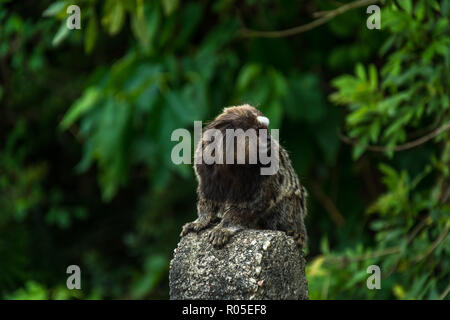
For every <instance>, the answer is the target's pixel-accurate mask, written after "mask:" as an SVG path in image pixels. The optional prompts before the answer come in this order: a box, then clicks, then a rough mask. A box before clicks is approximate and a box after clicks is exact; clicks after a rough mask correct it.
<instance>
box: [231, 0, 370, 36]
mask: <svg viewBox="0 0 450 320" xmlns="http://www.w3.org/2000/svg"><path fill="white" fill-rule="evenodd" d="M377 2H379V0H358V1H354V2H350V3H347V4H344V5H342V6H340V7H338V8H336V9H334V10H330V11H321V12H320V13H319V15H321V16H322V17H321V18H319V19H317V20H314V21H312V22H310V23H307V24H305V25H301V26H297V27H294V28H290V29H285V30H277V31H260V30H252V29H248V28H246V27H243V28H242V29H241V31H240V33H241V35H242V36H244V37H259V38H281V37H290V36H293V35H296V34H299V33H303V32H306V31H309V30H311V29H314V28H316V27H319V26H321V25H323V24H324V23H326V22H328V21H330V20H331V19H333V18H334V17H336V16H338V15H341V14H343V13H345V12H347V11H349V10H352V9H356V8H360V7H364V6H367V5H370V4H374V3H377Z"/></svg>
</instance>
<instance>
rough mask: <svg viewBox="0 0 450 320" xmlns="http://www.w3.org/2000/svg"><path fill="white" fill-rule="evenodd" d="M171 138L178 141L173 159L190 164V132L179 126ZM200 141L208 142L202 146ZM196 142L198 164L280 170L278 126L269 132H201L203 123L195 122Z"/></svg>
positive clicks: (271, 172) (267, 171)
mask: <svg viewBox="0 0 450 320" xmlns="http://www.w3.org/2000/svg"><path fill="white" fill-rule="evenodd" d="M180 139H181V141H180ZM171 140H172V141H179V143H178V144H177V145H175V146H174V147H173V148H172V153H171V159H172V162H173V163H174V164H177V165H178V164H181V163H184V164H191V156H192V153H191V133H190V132H189V131H188V130H186V129H182V128H180V129H176V130H174V131H173V132H172V135H171ZM200 141H203V142H205V145H203V144H201V145H199V143H200ZM194 145H195V146H199V147H198V149H197V150H196V155H195V157H194V162H195V164H200V163H206V164H261V165H262V167H261V169H260V173H261V175H274V174H276V173H277V171H278V169H279V157H278V153H279V144H278V129H271V130H270V135H269V133H268V129H259V130H258V131H257V130H255V129H253V128H250V129H247V130H245V131H244V130H243V129H226V130H225V134H224V133H223V132H222V131H221V130H218V129H208V130H206V131H205V132H204V133H203V135H202V122H201V121H194Z"/></svg>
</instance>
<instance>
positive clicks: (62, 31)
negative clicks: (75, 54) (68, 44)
mask: <svg viewBox="0 0 450 320" xmlns="http://www.w3.org/2000/svg"><path fill="white" fill-rule="evenodd" d="M69 33H70V30H69V28H67V26H66V20H63V22H62V24H61V26H60V27H59V29H58V32H56V34H55V36H54V37H53V40H52V45H53V46H54V47H57V46H58V45H59V44H60V43H61V42H62V41H63V40H64V39H65V38H67V36H68V35H69Z"/></svg>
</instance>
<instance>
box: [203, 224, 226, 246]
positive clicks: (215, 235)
mask: <svg viewBox="0 0 450 320" xmlns="http://www.w3.org/2000/svg"><path fill="white" fill-rule="evenodd" d="M231 236H232V233H231V232H230V231H229V230H227V229H223V228H214V229H212V230H211V231H210V232H209V233H208V240H209V242H210V243H211V244H212V245H213V246H214V247H223V246H224V245H225V244H226V243H228V241H230V238H231Z"/></svg>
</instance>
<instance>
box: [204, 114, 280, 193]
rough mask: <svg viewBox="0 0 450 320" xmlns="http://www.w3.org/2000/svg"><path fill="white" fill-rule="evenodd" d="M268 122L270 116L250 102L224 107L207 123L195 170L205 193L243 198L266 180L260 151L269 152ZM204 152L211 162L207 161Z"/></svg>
mask: <svg viewBox="0 0 450 320" xmlns="http://www.w3.org/2000/svg"><path fill="white" fill-rule="evenodd" d="M268 125H269V119H267V118H266V117H265V116H264V115H263V114H262V113H261V111H259V110H258V109H256V108H254V107H252V106H250V105H243V106H237V107H229V108H225V109H224V111H223V113H221V114H220V115H219V116H217V117H216V118H215V119H214V120H213V121H211V122H210V123H209V125H208V126H207V127H206V128H205V131H204V133H203V138H202V141H201V145H200V146H201V148H199V149H198V151H199V152H198V153H196V156H200V153H201V154H202V157H203V162H202V163H200V164H197V165H196V170H197V172H198V174H199V177H200V179H201V188H202V189H203V191H204V194H205V195H206V196H208V197H210V198H212V199H216V200H225V199H228V200H231V199H233V200H234V201H237V200H238V199H239V200H241V201H244V200H245V199H247V197H250V196H251V195H252V194H253V193H254V192H255V191H256V190H257V189H258V188H259V184H260V182H261V181H262V179H265V177H264V176H261V173H260V169H261V167H265V166H267V165H266V164H263V163H262V162H261V161H260V152H261V150H263V152H268V153H270V144H271V137H270V135H269V133H268ZM263 135H264V137H262V136H263ZM218 154H220V155H218ZM205 155H209V156H210V157H208V158H209V159H211V160H214V161H206V160H207V159H206V158H205ZM269 156H270V154H269ZM219 159H220V160H219ZM216 160H219V161H216Z"/></svg>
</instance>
